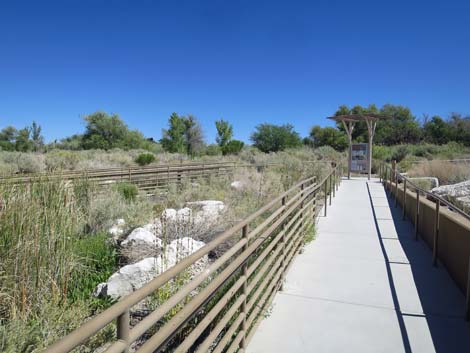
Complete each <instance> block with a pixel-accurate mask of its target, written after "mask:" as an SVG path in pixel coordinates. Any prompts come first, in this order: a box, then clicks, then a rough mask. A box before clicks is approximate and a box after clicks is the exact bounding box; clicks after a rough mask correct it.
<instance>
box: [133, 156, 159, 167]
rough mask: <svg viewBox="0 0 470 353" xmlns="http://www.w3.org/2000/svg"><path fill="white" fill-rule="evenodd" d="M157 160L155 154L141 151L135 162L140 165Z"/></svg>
mask: <svg viewBox="0 0 470 353" xmlns="http://www.w3.org/2000/svg"><path fill="white" fill-rule="evenodd" d="M154 161H155V156H154V155H153V154H152V153H141V154H139V155H138V156H137V158H136V159H135V162H136V163H137V164H138V165H140V166H144V165H148V164H150V163H152V162H154Z"/></svg>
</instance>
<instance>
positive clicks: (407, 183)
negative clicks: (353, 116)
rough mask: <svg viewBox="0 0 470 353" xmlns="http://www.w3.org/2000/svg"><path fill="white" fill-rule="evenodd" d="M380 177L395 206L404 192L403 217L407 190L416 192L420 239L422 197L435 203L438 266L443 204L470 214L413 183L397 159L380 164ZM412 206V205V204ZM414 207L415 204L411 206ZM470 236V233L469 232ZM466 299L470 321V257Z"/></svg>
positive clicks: (465, 215) (434, 243)
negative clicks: (398, 166) (405, 174)
mask: <svg viewBox="0 0 470 353" xmlns="http://www.w3.org/2000/svg"><path fill="white" fill-rule="evenodd" d="M379 178H380V181H381V182H383V184H384V186H385V188H386V189H388V191H389V192H390V194H391V195H394V206H395V207H397V206H398V194H399V192H400V193H402V205H401V206H402V209H403V219H405V218H406V212H407V192H408V191H411V192H413V191H414V192H415V193H416V195H415V196H416V197H415V206H414V207H415V208H414V219H412V220H411V221H412V222H413V224H414V227H415V239H416V240H418V236H419V225H420V222H421V221H425V220H421V217H422V216H421V213H422V211H421V206H420V204H421V202H422V201H420V198H425V199H427V200H429V201H432V202H433V203H434V205H435V206H434V212H433V219H432V222H433V234H432V253H433V254H432V264H433V266H437V263H438V253H439V228H440V218H441V214H442V210H441V205H443V206H445V207H446V208H447V209H448V210H450V211H452V212H454V213H456V214H458V215H459V216H461V217H463V219H465V220H466V221H470V215H469V214H468V213H466V212H465V211H463V210H462V209H460V208H459V207H457V206H456V205H454V204H452V203H451V202H450V201H448V200H446V199H444V198H442V197H441V196H439V195H436V194H434V193H432V192H429V191H427V190H425V189H423V188H421V187H419V186H418V185H416V183H413V181H412V180H410V178H408V177H406V176H404V175H403V174H401V173H400V172H399V171H398V170H397V164H396V162H395V161H392V164H391V165H388V164H387V163H385V162H382V163H381V164H380V166H379ZM400 182H401V183H402V184H403V190H399V189H401V188H399V186H398V185H399V184H400ZM410 206H411V205H410ZM411 207H413V206H411ZM468 236H470V234H468ZM465 295H466V300H465V303H466V304H465V319H466V320H467V321H470V257H469V260H468V272H467V285H466V293H465Z"/></svg>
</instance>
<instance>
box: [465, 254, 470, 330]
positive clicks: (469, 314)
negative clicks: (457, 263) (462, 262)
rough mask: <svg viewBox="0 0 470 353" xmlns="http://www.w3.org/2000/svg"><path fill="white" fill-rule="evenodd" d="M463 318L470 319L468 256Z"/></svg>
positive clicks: (469, 268)
mask: <svg viewBox="0 0 470 353" xmlns="http://www.w3.org/2000/svg"><path fill="white" fill-rule="evenodd" d="M465 320H466V321H470V257H469V258H468V275H467V297H466V300H465Z"/></svg>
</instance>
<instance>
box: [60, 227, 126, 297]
mask: <svg viewBox="0 0 470 353" xmlns="http://www.w3.org/2000/svg"><path fill="white" fill-rule="evenodd" d="M73 253H74V254H75V256H76V258H77V261H78V262H79V263H80V266H77V267H75V269H74V270H73V272H72V274H71V281H70V285H69V288H68V291H67V297H68V299H69V300H71V301H72V302H74V301H77V300H86V299H88V298H90V296H91V293H92V292H93V290H94V289H95V287H96V286H97V284H98V283H101V282H105V281H106V280H107V279H108V278H109V277H110V276H111V275H112V274H113V272H114V271H116V269H117V266H118V256H117V253H116V250H115V249H114V247H113V246H112V244H110V241H109V239H108V236H107V235H106V234H104V233H98V234H96V235H87V236H84V237H82V238H79V239H77V240H76V241H75V243H74V244H73Z"/></svg>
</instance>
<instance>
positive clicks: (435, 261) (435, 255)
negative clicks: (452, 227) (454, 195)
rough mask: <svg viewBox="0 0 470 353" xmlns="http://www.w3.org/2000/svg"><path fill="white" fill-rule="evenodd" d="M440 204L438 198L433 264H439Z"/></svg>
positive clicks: (435, 216)
mask: <svg viewBox="0 0 470 353" xmlns="http://www.w3.org/2000/svg"><path fill="white" fill-rule="evenodd" d="M439 206H440V201H439V200H438V199H436V210H435V213H434V244H433V249H432V264H433V265H434V266H437V257H438V251H439Z"/></svg>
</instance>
